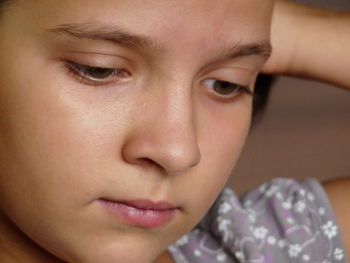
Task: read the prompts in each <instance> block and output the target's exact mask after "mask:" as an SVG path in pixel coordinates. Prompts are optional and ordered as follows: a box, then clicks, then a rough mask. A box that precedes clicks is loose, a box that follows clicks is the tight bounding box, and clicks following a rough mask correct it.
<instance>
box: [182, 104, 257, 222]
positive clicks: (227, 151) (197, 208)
mask: <svg viewBox="0 0 350 263" xmlns="http://www.w3.org/2000/svg"><path fill="white" fill-rule="evenodd" d="M250 116H251V103H250V100H249V99H247V100H244V101H241V102H237V104H235V105H234V106H230V107H228V108H227V111H216V112H215V113H213V112H211V113H210V114H209V113H208V114H203V115H202V116H201V118H200V121H199V123H200V124H201V125H200V127H198V130H200V131H201V132H200V133H199V138H198V140H199V147H200V150H201V156H202V158H201V162H200V164H199V166H198V167H195V168H194V170H193V172H192V174H190V175H189V176H188V177H187V178H186V179H185V180H188V181H187V182H185V183H183V185H182V192H186V193H192V194H191V198H190V203H191V206H192V208H191V209H193V210H192V211H193V213H194V214H195V215H196V217H197V219H198V220H199V219H200V218H201V217H203V216H204V215H205V213H206V212H207V210H208V209H209V208H210V206H211V205H212V204H213V202H214V201H215V199H216V197H217V196H218V194H219V193H220V191H221V190H222V188H223V187H224V185H225V183H226V181H227V180H228V178H229V176H230V174H231V172H232V169H233V167H234V166H235V164H236V161H237V159H238V157H239V155H240V153H241V150H242V147H243V145H244V142H245V140H246V137H247V133H248V130H249V127H250V120H251V118H250Z"/></svg>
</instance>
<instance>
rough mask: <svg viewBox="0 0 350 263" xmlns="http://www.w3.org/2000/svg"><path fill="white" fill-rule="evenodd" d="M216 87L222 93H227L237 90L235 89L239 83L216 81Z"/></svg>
mask: <svg viewBox="0 0 350 263" xmlns="http://www.w3.org/2000/svg"><path fill="white" fill-rule="evenodd" d="M214 89H215V91H216V92H218V93H220V94H223V95H227V94H230V93H232V92H233V91H235V89H237V85H234V84H232V83H230V82H226V81H217V82H216V83H215V86H214Z"/></svg>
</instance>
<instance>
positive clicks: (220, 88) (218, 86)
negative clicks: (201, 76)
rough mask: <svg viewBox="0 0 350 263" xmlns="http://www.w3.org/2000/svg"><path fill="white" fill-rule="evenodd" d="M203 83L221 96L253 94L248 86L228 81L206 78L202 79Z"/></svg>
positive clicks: (232, 96)
mask: <svg viewBox="0 0 350 263" xmlns="http://www.w3.org/2000/svg"><path fill="white" fill-rule="evenodd" d="M204 85H205V86H208V87H209V88H210V89H212V91H211V92H212V93H215V95H219V97H221V98H228V99H229V98H234V97H236V96H238V95H240V94H242V93H245V94H249V95H252V94H253V93H252V91H251V90H250V89H249V87H246V86H243V85H239V84H236V83H232V82H228V81H222V80H215V79H207V80H205V81H204Z"/></svg>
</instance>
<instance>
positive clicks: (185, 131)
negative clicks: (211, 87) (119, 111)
mask: <svg viewBox="0 0 350 263" xmlns="http://www.w3.org/2000/svg"><path fill="white" fill-rule="evenodd" d="M191 100H192V99H191V98H190V96H186V95H185V96H184V95H179V94H176V95H175V94H171V95H170V96H167V97H166V98H164V97H163V98H160V99H159V98H158V99H157V100H156V102H155V100H154V98H153V99H152V100H151V101H152V102H149V103H145V102H144V103H143V105H146V106H143V107H142V111H141V112H139V114H138V116H137V117H136V116H134V117H133V119H134V125H133V128H132V131H131V132H130V133H129V136H128V139H127V140H126V142H125V144H124V146H123V149H122V154H123V157H124V159H125V160H126V161H127V162H128V163H131V164H137V165H139V166H143V167H146V166H156V167H158V168H160V169H162V170H163V172H165V173H166V174H179V173H184V172H186V171H187V170H188V169H190V168H192V167H194V166H196V165H197V164H198V163H199V162H200V159H201V154H200V150H199V147H198V138H197V137H198V136H197V131H196V117H195V114H194V110H193V108H194V107H193V105H192V102H191Z"/></svg>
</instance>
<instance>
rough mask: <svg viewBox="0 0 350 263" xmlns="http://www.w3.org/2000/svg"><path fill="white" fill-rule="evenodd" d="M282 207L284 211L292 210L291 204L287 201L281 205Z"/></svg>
mask: <svg viewBox="0 0 350 263" xmlns="http://www.w3.org/2000/svg"><path fill="white" fill-rule="evenodd" d="M282 207H283V208H284V209H287V210H290V209H291V208H292V203H291V202H290V201H289V200H287V201H284V202H283V203H282Z"/></svg>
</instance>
